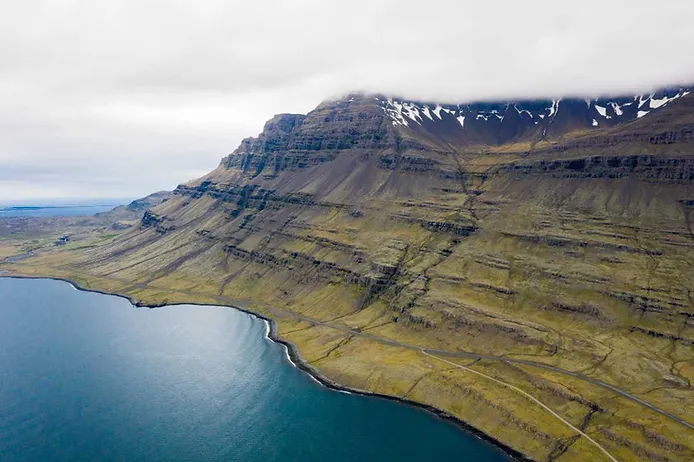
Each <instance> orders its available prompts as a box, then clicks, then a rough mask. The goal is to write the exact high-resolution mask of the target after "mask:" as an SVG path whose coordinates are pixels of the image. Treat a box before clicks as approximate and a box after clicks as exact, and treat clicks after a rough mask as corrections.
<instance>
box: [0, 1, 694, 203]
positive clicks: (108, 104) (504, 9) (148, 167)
mask: <svg viewBox="0 0 694 462" xmlns="http://www.w3.org/2000/svg"><path fill="white" fill-rule="evenodd" d="M569 3H570V4H569ZM693 17H694V2H692V1H691V0H658V1H647V0H600V1H594V0H582V1H580V2H564V1H561V2H560V1H557V0H552V1H545V0H536V1H535V0H525V1H518V0H496V1H487V0H485V1H482V0H477V1H469V0H452V1H443V0H427V1H421V0H416V1H411V0H368V1H366V0H343V1H340V2H336V1H331V0H295V1H281V0H243V1H238V0H195V1H179V0H166V1H159V0H118V1H109V2H106V1H94V0H44V1H36V0H22V1H16V2H9V1H8V2H3V4H2V6H0V203H2V202H3V201H4V202H9V201H30V200H35V199H43V198H54V199H60V198H81V197H140V196H144V195H146V194H148V193H150V192H153V191H157V190H162V189H173V188H174V187H175V186H176V185H177V184H179V183H183V182H185V181H188V180H190V179H193V178H196V177H199V176H201V175H203V174H205V173H206V172H208V171H210V170H212V169H213V168H215V167H216V166H217V165H218V163H219V161H220V159H221V158H222V157H223V156H225V155H226V154H228V153H229V152H231V151H233V150H234V149H235V148H236V146H237V145H238V143H239V142H240V141H241V139H242V138H245V137H248V136H254V135H256V134H257V133H258V132H259V131H260V130H261V129H262V126H263V123H264V122H265V121H266V120H267V119H269V118H270V117H272V115H274V114H277V113H282V112H299V113H306V112H308V111H310V110H311V109H312V108H314V107H315V106H317V105H318V104H319V103H320V102H321V101H323V100H325V99H329V98H334V97H337V96H340V95H342V94H345V93H347V92H351V91H373V92H380V93H386V94H396V95H401V96H403V97H407V98H411V99H419V100H427V101H441V102H465V101H469V100H480V99H487V98H495V99H498V98H528V97H557V96H565V95H572V96H598V95H600V94H606V93H632V92H633V93H637V92H646V91H649V90H651V89H655V88H658V87H661V86H665V85H677V84H680V83H684V84H687V83H694V59H692V58H691V50H692V49H694V27H691V18H693Z"/></svg>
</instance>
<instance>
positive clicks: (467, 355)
mask: <svg viewBox="0 0 694 462" xmlns="http://www.w3.org/2000/svg"><path fill="white" fill-rule="evenodd" d="M219 298H220V299H223V298H225V297H219ZM228 301H229V302H233V301H232V300H231V299H229V300H228ZM231 304H233V303H231ZM266 308H267V309H268V310H269V311H271V312H274V313H275V314H278V315H284V316H290V317H293V318H296V319H299V320H301V321H305V322H308V323H310V324H314V325H318V326H324V327H329V328H332V329H336V330H339V331H342V332H345V333H348V334H350V335H355V336H359V337H364V338H368V339H370V340H375V341H377V342H379V343H383V344H385V345H390V346H395V347H400V348H406V349H408V350H416V351H419V352H422V353H424V354H428V355H434V356H436V357H438V356H445V357H449V358H461V359H479V360H484V361H500V362H505V363H512V364H521V365H524V366H531V367H537V368H540V369H545V370H548V371H552V372H557V373H559V374H563V375H568V376H571V377H574V378H577V379H579V380H583V381H585V382H588V383H591V384H593V385H596V386H598V387H601V388H604V389H607V390H610V391H611V392H613V393H616V394H617V395H619V396H621V397H623V398H625V399H628V400H630V401H632V402H634V403H637V404H639V405H641V406H644V407H646V408H648V409H650V410H652V411H654V412H657V413H658V414H660V415H662V416H665V417H667V418H668V419H670V420H672V421H674V422H676V423H678V424H680V425H683V426H685V427H687V428H689V429H691V430H694V425H692V424H691V423H689V422H687V421H685V420H683V419H681V418H680V417H677V416H676V415H674V414H672V413H670V412H668V411H665V410H663V409H660V408H658V407H656V406H654V405H652V404H651V403H649V402H647V401H644V400H642V399H641V398H638V397H636V396H634V395H632V394H630V393H628V392H626V391H624V390H622V389H620V388H617V387H616V386H614V385H611V384H609V383H607V382H603V381H602V380H600V379H596V378H594V377H590V376H587V375H584V374H581V373H580V372H574V371H569V370H566V369H562V368H559V367H556V366H552V365H549V364H545V363H540V362H537V361H531V360H527V359H518V358H509V357H506V356H494V355H487V354H480V353H474V352H467V351H446V350H438V349H435V348H427V347H425V346H422V345H412V344H408V343H403V342H399V341H397V340H393V339H390V338H387V337H382V336H380V335H375V334H369V333H366V332H362V331H358V330H354V329H350V328H349V327H347V326H343V325H340V324H334V323H331V322H326V321H319V320H317V319H313V318H310V317H308V316H304V315H301V314H299V313H295V312H293V311H286V310H281V309H278V308H275V307H271V306H266Z"/></svg>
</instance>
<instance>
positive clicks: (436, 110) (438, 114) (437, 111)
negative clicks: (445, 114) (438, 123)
mask: <svg viewBox="0 0 694 462" xmlns="http://www.w3.org/2000/svg"><path fill="white" fill-rule="evenodd" d="M441 109H443V108H442V107H441V105H440V104H437V105H436V107H435V108H434V110H433V111H432V112H433V113H434V115H435V116H436V117H438V118H439V120H443V119H442V118H441Z"/></svg>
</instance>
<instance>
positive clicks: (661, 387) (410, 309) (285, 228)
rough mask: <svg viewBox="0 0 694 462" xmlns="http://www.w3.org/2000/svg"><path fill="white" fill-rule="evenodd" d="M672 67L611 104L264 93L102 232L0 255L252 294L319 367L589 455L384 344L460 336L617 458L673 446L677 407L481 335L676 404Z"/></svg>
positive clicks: (679, 398) (686, 322) (682, 335)
mask: <svg viewBox="0 0 694 462" xmlns="http://www.w3.org/2000/svg"><path fill="white" fill-rule="evenodd" d="M687 91H689V90H688V89H687V88H684V87H683V88H678V89H673V90H668V91H666V92H663V93H662V94H654V95H652V96H650V94H649V97H648V98H645V97H643V96H638V95H637V96H632V97H630V101H632V103H631V106H635V107H634V108H632V112H631V115H629V116H627V115H628V111H626V110H622V103H620V100H611V101H608V100H602V101H601V100H599V101H597V103H596V102H595V101H593V102H587V101H585V100H570V101H569V102H568V103H566V106H562V102H561V101H559V102H554V103H552V104H551V105H550V106H547V104H545V103H542V102H540V103H538V104H537V109H536V110H533V111H531V110H530V109H527V111H528V112H530V115H529V116H528V115H527V114H525V113H523V114H521V113H522V111H523V110H526V109H523V108H524V106H518V104H516V105H515V106H511V105H509V103H506V106H505V111H506V112H508V113H510V114H511V115H513V114H514V113H515V114H516V116H517V117H516V116H513V117H510V116H509V117H508V118H507V116H505V115H503V114H494V113H492V112H491V111H493V110H497V112H499V111H500V110H499V109H493V106H487V107H485V108H482V107H481V106H479V107H476V108H474V107H470V106H469V105H468V106H466V107H465V108H463V109H460V108H457V109H456V110H457V111H461V110H462V111H463V113H462V115H461V113H460V112H456V113H450V111H453V109H452V107H451V108H449V109H448V111H449V112H444V109H445V107H444V106H443V105H441V109H437V107H433V108H431V107H429V106H425V104H426V103H414V102H407V106H406V105H405V102H402V101H400V102H397V104H399V105H400V106H399V107H400V109H398V106H397V105H396V100H394V99H391V100H388V99H387V98H386V99H382V98H381V99H379V97H378V96H375V95H361V96H360V95H348V96H347V97H345V98H342V99H340V100H337V101H326V102H324V103H321V104H320V105H319V106H318V107H317V108H316V109H315V110H313V111H311V112H309V113H308V114H306V115H299V114H280V115H277V116H275V117H273V118H272V119H270V120H269V121H268V122H267V123H266V124H265V127H264V130H263V132H261V134H260V135H258V136H256V137H251V138H247V139H245V140H244V141H242V142H241V144H240V145H239V147H238V148H237V149H236V150H235V151H234V152H232V153H231V154H230V155H228V156H226V157H225V158H224V159H223V160H222V161H221V162H220V165H219V166H218V167H217V168H216V169H215V170H214V171H212V172H210V173H209V174H208V175H205V176H203V177H202V178H199V179H197V180H193V181H191V182H189V183H186V184H183V185H180V186H178V187H177V188H176V189H175V191H174V193H173V196H172V197H170V198H168V200H166V201H162V202H161V203H159V204H158V205H156V206H154V207H152V208H150V209H148V211H147V212H145V214H144V217H143V218H142V220H140V221H139V222H138V223H137V224H136V225H134V226H132V227H130V228H128V229H126V230H124V231H123V232H122V233H120V234H119V235H118V236H117V237H114V238H113V239H112V240H110V241H108V242H101V243H99V244H98V245H97V244H95V245H91V246H89V247H85V248H81V249H74V250H70V249H67V250H62V249H60V250H56V249H45V250H39V251H37V252H36V255H35V256H33V257H32V258H28V259H26V260H22V261H21V262H17V263H13V264H11V265H10V264H6V265H4V267H7V268H9V269H10V270H12V271H17V272H21V273H23V274H47V273H48V274H49V275H56V274H57V275H60V276H64V277H70V278H73V279H79V280H80V281H82V282H83V283H84V284H85V285H86V286H91V287H96V288H106V289H107V290H112V291H117V292H119V293H125V294H128V295H130V296H133V297H135V298H137V299H140V300H146V301H148V302H151V303H153V304H156V303H162V302H164V301H169V302H171V301H172V300H181V301H185V300H184V299H185V297H184V296H183V295H182V294H187V295H186V296H188V297H191V298H193V299H194V300H198V301H199V300H204V301H206V302H214V301H215V300H217V299H218V298H219V297H226V298H236V299H245V300H250V301H251V302H254V303H255V304H256V305H255V306H256V308H257V310H258V312H261V313H263V314H264V315H267V316H269V317H272V318H273V319H275V320H276V321H277V323H278V335H279V337H281V338H282V339H285V340H287V341H289V342H292V343H294V344H296V345H297V347H298V348H299V350H300V351H301V352H302V355H303V357H304V358H305V359H306V361H307V363H308V364H309V365H310V366H311V367H313V368H316V369H317V370H319V371H320V372H321V373H322V374H324V375H325V376H326V377H328V378H329V379H330V380H334V381H335V382H338V383H342V384H345V385H347V386H350V387H353V388H357V389H362V390H368V391H373V392H376V393H381V394H387V395H392V396H398V397H406V398H407V399H413V400H415V401H417V402H421V403H424V404H426V405H429V406H432V407H435V408H437V409H441V410H444V411H446V412H448V413H450V414H452V415H454V416H456V417H457V418H460V419H461V420H463V421H465V422H468V423H469V424H470V425H473V426H474V427H476V428H479V429H480V430H481V431H483V432H485V433H487V434H489V435H491V436H493V437H494V438H496V439H498V440H500V441H502V442H503V443H504V444H507V445H509V446H511V447H513V448H514V449H517V450H519V451H520V452H522V453H523V454H525V455H527V456H529V457H531V458H533V459H535V460H557V459H559V460H596V459H598V458H599V457H603V456H604V455H602V454H601V453H600V452H599V451H598V452H595V451H596V448H595V447H593V446H591V445H590V444H589V442H587V441H586V440H585V439H584V438H580V437H578V436H580V435H578V436H577V435H576V434H575V433H574V432H572V431H571V430H570V429H569V428H568V427H566V426H561V425H557V422H556V420H555V419H554V417H552V415H551V414H548V413H546V412H545V411H543V410H542V408H536V407H534V406H529V403H528V401H527V400H526V399H525V398H524V397H523V396H520V395H514V394H513V393H509V391H508V389H506V388H504V387H499V386H498V384H494V383H490V382H489V381H488V380H487V381H485V380H484V379H483V378H482V377H480V376H471V375H470V374H469V373H467V374H466V372H465V371H464V370H462V369H455V368H454V369H451V368H448V367H446V366H445V365H444V364H441V362H437V361H432V358H429V357H427V356H426V355H423V354H419V353H418V351H417V349H416V348H413V349H402V348H399V347H398V346H397V345H398V344H408V345H417V346H420V347H421V348H422V349H428V350H430V351H433V350H437V351H448V352H452V353H456V354H464V353H465V352H475V353H476V354H478V355H479V357H478V360H476V361H475V362H474V363H473V364H469V365H468V366H466V367H474V368H476V369H477V370H479V371H483V373H484V374H485V375H486V376H489V377H495V378H498V379H500V380H502V381H503V382H505V383H510V384H513V385H514V386H517V387H519V389H522V390H524V391H526V392H528V393H530V394H532V395H533V396H535V397H537V398H538V399H542V401H543V402H544V403H546V404H548V406H550V407H551V408H552V409H554V410H556V411H557V412H559V413H561V414H562V416H563V417H564V418H566V419H567V421H570V422H572V425H575V426H576V428H579V429H580V430H581V431H582V432H589V433H590V434H591V437H592V438H594V439H595V440H596V441H598V442H599V444H600V445H601V447H604V448H605V449H606V450H607V451H609V453H610V454H612V455H614V456H615V457H616V458H617V459H618V460H643V459H650V460H691V459H692V458H694V446H693V445H692V444H691V441H692V440H691V438H689V436H691V434H690V433H688V432H690V431H691V429H690V428H688V427H686V426H682V425H678V424H677V422H675V421H673V420H672V419H667V418H665V417H664V416H663V415H662V414H657V413H654V412H652V410H648V408H647V407H644V406H640V405H639V404H638V403H635V402H629V401H628V400H625V399H624V396H623V395H622V396H621V397H620V396H619V395H617V396H615V395H614V394H611V393H610V392H609V390H606V389H604V388H600V387H597V388H596V387H595V386H594V384H593V385H591V384H590V383H587V382H585V381H582V380H580V379H579V378H576V377H574V376H571V375H567V374H564V375H561V374H559V375H557V374H556V373H555V372H552V371H551V370H547V369H542V368H538V367H535V366H531V365H528V364H523V363H520V364H519V363H514V362H509V363H505V362H503V361H490V360H484V359H479V358H484V357H491V356H493V357H498V358H503V357H509V358H516V359H524V360H528V361H532V362H534V363H541V364H546V365H548V366H552V367H556V368H560V369H562V370H565V371H574V372H576V373H577V374H578V373H579V372H580V374H581V375H586V376H589V377H591V378H592V379H594V380H600V381H602V382H605V383H608V384H610V385H611V386H614V387H617V388H619V389H620V390H624V391H625V392H627V393H630V394H632V395H634V396H639V397H641V398H643V399H644V400H646V401H647V402H648V403H652V404H653V405H654V406H657V407H658V408H661V409H664V410H666V411H667V412H669V413H671V414H673V415H677V416H678V418H681V419H683V420H685V421H688V422H692V421H694V407H693V406H692V404H691V403H692V402H694V400H692V399H691V398H692V395H691V393H692V390H691V386H690V384H691V381H692V380H694V363H693V362H692V360H691V358H692V357H694V323H692V322H691V320H692V319H694V301H693V300H692V298H693V297H692V293H693V291H694V287H692V281H694V265H692V264H691V261H694V234H692V224H691V213H692V210H694V151H693V150H692V148H694V137H693V135H692V133H694V95H691V94H684V93H686V92H687ZM676 95H679V96H677V97H676V98H675V96H676ZM664 98H666V99H668V101H667V102H664ZM653 101H656V102H655V103H653ZM606 103H615V104H619V107H620V110H622V115H623V116H624V118H622V119H619V120H618V123H614V124H613V122H615V121H617V118H616V116H615V117H613V118H610V119H608V118H607V116H608V115H611V114H612V113H611V112H608V111H607V109H606V112H605V116H602V115H601V114H600V112H601V110H598V109H597V107H598V106H599V107H600V108H603V107H606V106H604V104H606ZM624 104H626V103H624ZM639 105H640V106H641V107H640V108H639ZM651 105H654V106H657V107H653V108H651ZM646 106H648V108H649V109H652V110H650V112H649V113H648V114H646V115H644V116H642V117H638V110H639V109H641V110H643V109H644V108H646ZM425 107H426V111H428V113H429V115H426V113H425ZM497 107H498V106H497ZM527 107H530V106H527ZM610 107H612V110H613V111H614V114H615V115H616V112H617V110H616V108H615V107H613V106H610ZM628 107H630V106H628ZM435 110H436V112H438V115H437V113H436V112H434V111H435ZM393 111H395V113H393ZM465 111H468V112H465ZM474 111H477V112H474ZM479 111H484V114H480V112H479ZM542 111H546V112H542ZM591 111H594V112H595V113H598V114H600V116H601V117H602V119H604V120H605V123H604V124H603V125H602V126H601V125H600V123H599V124H598V127H593V125H592V117H593V113H592V112H591ZM634 111H636V112H634ZM549 112H552V114H551V116H552V119H551V120H552V121H553V122H552V124H551V125H554V124H555V123H556V125H557V127H556V128H554V127H551V126H550V123H549V120H550V116H549ZM541 113H542V114H544V117H539V114H541ZM417 114H419V116H417ZM524 114H525V115H524ZM562 114H566V118H565V119H563V121H562V119H558V117H559V116H560V115H562ZM439 115H441V117H439ZM478 115H484V116H487V118H486V119H485V117H481V118H479V119H478V118H477V116H478ZM458 117H465V121H464V122H463V123H461V121H459V120H458ZM468 119H470V120H468ZM502 119H503V120H502ZM536 119H540V120H542V121H547V122H540V121H538V120H536ZM602 119H601V120H602ZM403 120H405V122H407V124H404V123H402V121H403ZM472 120H474V121H475V122H472ZM504 121H505V123H506V124H507V125H503V123H504ZM535 121H537V122H538V124H537V125H536V124H535V123H534V122H535ZM608 121H610V122H609V123H607V122H608ZM477 122H479V123H477ZM487 123H489V124H487ZM544 124H547V126H545V125H544ZM466 127H467V130H468V131H466ZM546 128H551V129H547V130H546V131H545V129H546ZM501 141H503V142H501ZM182 297H183V298H182ZM215 297H217V299H216V298H215ZM226 298H225V299H226ZM268 306H272V307H276V309H275V310H273V309H270V308H267V307H268ZM282 313H285V314H282ZM287 313H289V314H287ZM336 323H337V324H338V325H339V326H340V327H341V328H340V329H337V328H335V327H330V326H331V325H333V324H336ZM350 332H361V333H366V332H368V333H369V335H373V336H377V337H379V338H383V339H386V340H388V339H390V340H392V341H391V343H387V342H379V341H376V340H374V338H372V337H368V336H359V335H354V334H353V333H350Z"/></svg>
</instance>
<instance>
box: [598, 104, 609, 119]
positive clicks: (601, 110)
mask: <svg viewBox="0 0 694 462" xmlns="http://www.w3.org/2000/svg"><path fill="white" fill-rule="evenodd" d="M595 109H596V110H597V111H598V112H599V113H600V115H601V116H603V117H606V118H608V119H609V117H608V116H607V108H606V107H602V106H598V105H597V104H596V105H595Z"/></svg>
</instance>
